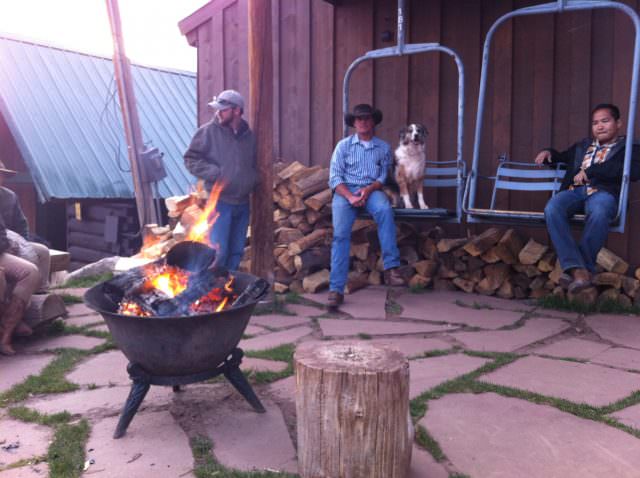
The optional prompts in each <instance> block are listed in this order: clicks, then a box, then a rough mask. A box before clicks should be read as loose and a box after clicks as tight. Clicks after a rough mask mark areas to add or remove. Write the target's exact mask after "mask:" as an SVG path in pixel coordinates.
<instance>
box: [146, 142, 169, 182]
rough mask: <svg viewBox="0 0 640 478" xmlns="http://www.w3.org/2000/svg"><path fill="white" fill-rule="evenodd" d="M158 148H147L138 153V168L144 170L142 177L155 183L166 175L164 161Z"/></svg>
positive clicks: (162, 154)
mask: <svg viewBox="0 0 640 478" xmlns="http://www.w3.org/2000/svg"><path fill="white" fill-rule="evenodd" d="M163 156H164V153H161V152H160V150H159V149H158V148H147V149H145V150H144V151H143V152H142V153H140V168H141V169H143V170H144V175H143V178H145V179H146V181H148V182H150V183H155V182H157V181H160V180H161V179H164V178H166V177H167V171H166V170H165V169H164V161H163V160H162V157H163Z"/></svg>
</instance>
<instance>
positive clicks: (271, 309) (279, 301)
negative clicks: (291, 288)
mask: <svg viewBox="0 0 640 478" xmlns="http://www.w3.org/2000/svg"><path fill="white" fill-rule="evenodd" d="M269 314H277V315H296V314H294V313H293V312H290V311H288V310H287V305H286V299H285V298H284V297H282V296H274V298H273V301H272V302H271V303H268V304H258V305H256V307H255V309H253V313H252V315H269Z"/></svg>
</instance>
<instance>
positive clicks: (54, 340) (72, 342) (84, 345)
mask: <svg viewBox="0 0 640 478" xmlns="http://www.w3.org/2000/svg"><path fill="white" fill-rule="evenodd" d="M103 343H105V340H104V339H98V338H95V337H86V336H84V335H61V336H59V337H42V338H40V339H37V340H35V341H33V340H30V341H29V342H26V343H25V344H24V346H21V347H20V352H44V351H45V350H55V349H80V350H91V349H92V348H94V347H96V346H98V345H102V344H103Z"/></svg>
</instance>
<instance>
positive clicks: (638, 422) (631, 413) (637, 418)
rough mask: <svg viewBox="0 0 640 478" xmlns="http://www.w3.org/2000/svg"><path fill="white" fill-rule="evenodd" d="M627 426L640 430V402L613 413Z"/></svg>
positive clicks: (613, 415)
mask: <svg viewBox="0 0 640 478" xmlns="http://www.w3.org/2000/svg"><path fill="white" fill-rule="evenodd" d="M611 416H612V417H614V418H617V419H618V420H620V421H621V422H622V423H624V424H625V425H627V426H630V427H633V428H635V429H636V430H640V403H639V404H637V405H633V406H632V407H627V408H624V409H622V410H619V411H617V412H615V413H612V414H611Z"/></svg>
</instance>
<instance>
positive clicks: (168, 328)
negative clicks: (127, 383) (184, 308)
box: [84, 272, 267, 438]
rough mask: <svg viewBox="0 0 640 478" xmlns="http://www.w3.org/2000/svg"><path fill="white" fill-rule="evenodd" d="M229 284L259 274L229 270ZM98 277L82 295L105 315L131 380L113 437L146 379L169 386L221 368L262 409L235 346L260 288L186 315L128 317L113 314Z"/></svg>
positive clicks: (241, 285)
mask: <svg viewBox="0 0 640 478" xmlns="http://www.w3.org/2000/svg"><path fill="white" fill-rule="evenodd" d="M233 276H234V277H235V282H234V288H235V289H236V290H238V291H243V290H245V289H246V288H247V286H249V285H251V284H253V283H255V282H256V281H258V280H259V279H258V278H257V277H255V276H253V275H250V274H244V273H241V272H233ZM107 282H108V281H105V282H101V283H99V284H97V285H95V286H94V287H92V288H91V289H89V290H88V291H87V292H86V293H85V295H84V302H85V304H86V305H87V306H88V307H90V308H91V309H94V310H95V311H97V312H99V313H100V314H101V315H102V317H104V319H105V321H106V323H107V326H108V327H109V331H110V332H111V335H112V336H113V341H114V342H115V343H116V345H117V346H118V348H119V349H120V350H121V351H122V353H124V355H125V356H126V357H127V358H128V359H129V365H128V366H127V371H128V372H129V377H130V378H131V380H132V381H133V383H132V385H131V391H130V393H129V397H128V398H127V402H126V403H125V406H124V409H123V411H122V414H121V416H120V420H119V422H118V426H117V427H116V431H115V433H114V435H113V437H114V438H120V437H121V436H123V435H124V434H125V432H126V430H127V427H128V426H129V423H130V422H131V420H132V419H133V416H134V415H135V413H136V412H137V411H138V408H139V407H140V404H141V403H142V400H144V397H145V395H146V394H147V392H148V390H149V387H150V386H151V385H168V386H173V388H174V391H178V390H179V387H180V385H185V384H188V383H194V382H200V381H203V380H208V379H210V378H212V377H215V376H217V375H220V374H224V376H225V377H226V378H227V380H229V382H230V383H231V384H232V385H233V386H234V387H235V388H236V390H238V392H240V394H241V395H242V396H243V397H244V398H245V399H246V400H247V402H249V404H250V405H251V406H252V407H253V408H254V410H255V411H257V412H259V413H264V412H265V409H264V407H263V406H262V404H261V403H260V400H259V399H258V397H257V396H256V395H255V393H254V391H253V389H252V388H251V385H249V382H247V380H246V378H245V377H244V375H243V374H242V372H241V371H240V368H239V366H240V363H241V361H242V356H243V352H242V350H241V349H240V348H238V347H237V345H238V343H239V342H240V339H241V338H242V334H243V333H244V330H245V328H246V327H247V324H248V323H249V319H250V317H251V313H252V312H253V309H254V307H255V305H256V303H257V302H258V301H259V300H260V299H261V298H262V295H264V294H266V292H267V290H264V291H263V293H262V294H260V295H259V296H258V297H253V298H252V299H251V300H249V301H248V302H246V303H244V304H243V305H239V306H235V307H231V308H228V309H225V310H222V311H221V312H216V313H208V314H201V315H193V316H188V317H168V318H157V317H144V318H141V317H132V316H130V315H122V314H118V313H117V312H116V311H117V306H118V304H115V303H114V302H112V300H111V299H110V298H109V297H108V295H107V294H106V293H105V291H104V287H105V284H106V283H107Z"/></svg>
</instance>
